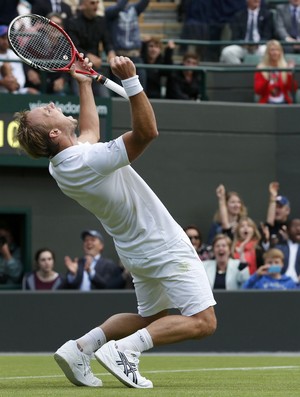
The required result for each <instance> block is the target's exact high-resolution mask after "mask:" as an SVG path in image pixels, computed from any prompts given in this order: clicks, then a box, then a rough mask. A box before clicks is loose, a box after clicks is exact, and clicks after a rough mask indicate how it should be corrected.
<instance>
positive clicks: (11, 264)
mask: <svg viewBox="0 0 300 397" xmlns="http://www.w3.org/2000/svg"><path fill="white" fill-rule="evenodd" d="M23 269H24V267H23V263H22V260H21V249H20V247H19V246H18V245H17V244H16V242H15V239H14V236H13V233H12V230H11V228H10V227H9V226H8V225H7V224H4V223H3V224H0V284H15V285H18V284H19V283H20V281H21V276H22V273H23Z"/></svg>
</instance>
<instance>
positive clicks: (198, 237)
mask: <svg viewBox="0 0 300 397" xmlns="http://www.w3.org/2000/svg"><path fill="white" fill-rule="evenodd" d="M188 238H189V239H190V240H200V236H188Z"/></svg>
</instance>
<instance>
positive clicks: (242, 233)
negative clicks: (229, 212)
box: [232, 217, 263, 274]
mask: <svg viewBox="0 0 300 397" xmlns="http://www.w3.org/2000/svg"><path fill="white" fill-rule="evenodd" d="M260 241H261V235H260V232H259V230H258V228H257V226H256V224H255V222H254V221H253V220H252V219H251V218H249V217H242V218H240V220H239V222H238V224H237V227H236V230H235V232H234V234H233V244H232V256H233V258H235V259H240V260H241V261H242V262H243V263H245V262H246V263H248V267H249V272H250V274H253V273H255V272H256V270H257V268H258V267H259V266H261V265H262V264H263V259H262V255H263V249H262V247H261V245H260Z"/></svg>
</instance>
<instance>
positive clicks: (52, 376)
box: [0, 365, 300, 381]
mask: <svg viewBox="0 0 300 397" xmlns="http://www.w3.org/2000/svg"><path fill="white" fill-rule="evenodd" d="M282 369H300V365H282V366H272V367H229V368H195V369H172V370H157V371H142V372H143V374H146V373H147V374H162V373H178V372H179V373H180V372H210V371H257V370H263V371H268V370H282ZM94 375H96V376H107V375H109V376H110V375H111V374H109V373H107V372H102V373H95V374H94ZM62 377H64V375H42V376H7V377H5V376H1V377H0V381H1V380H21V379H55V378H62Z"/></svg>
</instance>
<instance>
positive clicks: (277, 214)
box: [265, 182, 291, 249]
mask: <svg viewBox="0 0 300 397" xmlns="http://www.w3.org/2000/svg"><path fill="white" fill-rule="evenodd" d="M269 193H270V199H269V206H268V211H267V219H266V223H265V226H266V236H267V237H266V240H267V243H268V244H269V245H270V246H271V247H274V246H275V245H276V244H282V243H284V242H285V241H286V240H287V222H288V218H289V215H290V213H291V205H290V202H289V200H288V198H287V197H286V196H281V195H279V183H278V182H271V183H270V185H269ZM267 247H268V246H266V248H267ZM266 248H265V249H266Z"/></svg>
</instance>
